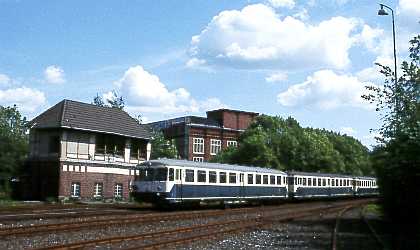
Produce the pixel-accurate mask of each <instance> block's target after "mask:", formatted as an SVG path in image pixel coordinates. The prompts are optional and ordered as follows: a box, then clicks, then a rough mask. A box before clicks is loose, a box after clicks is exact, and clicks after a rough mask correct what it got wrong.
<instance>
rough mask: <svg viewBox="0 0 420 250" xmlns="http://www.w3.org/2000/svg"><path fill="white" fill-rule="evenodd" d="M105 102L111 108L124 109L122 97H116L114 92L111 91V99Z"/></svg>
mask: <svg viewBox="0 0 420 250" xmlns="http://www.w3.org/2000/svg"><path fill="white" fill-rule="evenodd" d="M106 101H107V102H108V104H109V106H110V107H111V108H118V109H124V99H123V97H122V96H118V94H117V92H116V91H115V90H113V91H112V97H110V98H108V99H106Z"/></svg>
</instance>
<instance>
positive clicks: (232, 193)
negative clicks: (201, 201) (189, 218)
mask: <svg viewBox="0 0 420 250" xmlns="http://www.w3.org/2000/svg"><path fill="white" fill-rule="evenodd" d="M286 195H287V190H286V188H285V187H258V186H244V187H239V186H214V185H185V184H183V185H182V186H181V185H174V187H173V188H172V190H171V191H170V192H169V193H168V196H167V198H184V199H187V198H202V197H203V198H205V197H221V198H222V199H223V198H228V197H250V196H251V197H252V196H284V197H285V196H286Z"/></svg>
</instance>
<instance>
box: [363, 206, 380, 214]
mask: <svg viewBox="0 0 420 250" xmlns="http://www.w3.org/2000/svg"><path fill="white" fill-rule="evenodd" d="M364 210H365V213H368V214H374V215H377V216H383V211H382V207H381V206H380V205H378V204H369V205H367V206H366V207H365V209H364Z"/></svg>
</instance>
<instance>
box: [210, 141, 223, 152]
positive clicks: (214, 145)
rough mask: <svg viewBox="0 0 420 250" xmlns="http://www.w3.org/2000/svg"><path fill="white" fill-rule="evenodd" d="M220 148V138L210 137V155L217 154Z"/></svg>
mask: <svg viewBox="0 0 420 250" xmlns="http://www.w3.org/2000/svg"><path fill="white" fill-rule="evenodd" d="M221 150H222V140H219V139H210V155H217V154H218V153H219V152H220V151H221Z"/></svg>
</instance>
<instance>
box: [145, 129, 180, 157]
mask: <svg viewBox="0 0 420 250" xmlns="http://www.w3.org/2000/svg"><path fill="white" fill-rule="evenodd" d="M151 144H152V154H151V156H150V158H151V159H158V158H178V150H177V148H176V146H175V141H174V140H167V139H165V136H164V135H163V133H162V132H161V131H153V138H152V140H151Z"/></svg>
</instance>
